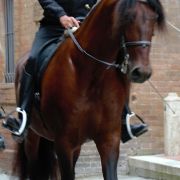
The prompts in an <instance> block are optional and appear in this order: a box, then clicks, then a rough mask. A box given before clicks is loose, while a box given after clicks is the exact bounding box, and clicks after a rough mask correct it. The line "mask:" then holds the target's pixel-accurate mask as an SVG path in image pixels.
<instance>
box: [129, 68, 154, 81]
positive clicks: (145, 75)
mask: <svg viewBox="0 0 180 180" xmlns="http://www.w3.org/2000/svg"><path fill="white" fill-rule="evenodd" d="M151 74H152V69H151V67H149V66H148V67H143V66H136V67H134V68H133V69H132V70H131V71H130V80H131V81H132V82H135V83H143V82H145V81H146V80H148V79H149V78H150V77H151Z"/></svg>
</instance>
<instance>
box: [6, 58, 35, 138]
mask: <svg viewBox="0 0 180 180" xmlns="http://www.w3.org/2000/svg"><path fill="white" fill-rule="evenodd" d="M33 69H34V60H33V59H32V58H29V59H28V61H27V64H26V66H25V68H24V70H23V73H22V78H21V85H20V92H19V94H20V99H19V102H18V108H19V111H18V118H17V119H16V118H15V117H12V116H9V117H8V118H7V120H6V122H5V123H4V124H3V125H4V127H6V128H8V129H10V130H11V131H12V134H13V135H15V136H17V137H19V141H20V139H23V138H24V136H25V133H26V131H25V130H26V128H27V127H28V125H29V124H30V111H31V106H32V101H33V89H34V85H33ZM23 126H24V127H23ZM17 140H18V139H17Z"/></svg>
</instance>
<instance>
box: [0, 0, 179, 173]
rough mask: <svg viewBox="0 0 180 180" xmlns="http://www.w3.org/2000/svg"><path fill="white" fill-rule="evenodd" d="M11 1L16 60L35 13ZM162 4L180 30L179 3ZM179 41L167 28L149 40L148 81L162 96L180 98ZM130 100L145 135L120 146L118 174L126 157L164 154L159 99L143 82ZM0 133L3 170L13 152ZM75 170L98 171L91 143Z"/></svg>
mask: <svg viewBox="0 0 180 180" xmlns="http://www.w3.org/2000/svg"><path fill="white" fill-rule="evenodd" d="M14 2H15V38H16V45H15V47H16V49H15V50H16V54H15V57H16V61H17V60H18V59H19V57H20V56H22V55H23V54H24V53H25V52H26V51H27V50H28V49H29V48H30V46H31V42H32V39H33V36H34V32H35V29H36V25H35V23H33V22H34V20H37V19H38V17H39V14H35V18H34V14H33V12H34V11H32V7H33V3H34V2H35V0H33V1H30V0H28V1H27V0H15V1H14ZM162 2H163V5H164V6H165V11H166V14H167V20H168V21H170V22H171V23H172V24H174V25H175V26H177V27H179V28H180V14H179V10H180V1H179V0H163V1H162ZM0 12H1V11H0ZM35 12H37V11H35ZM0 19H1V16H0ZM0 29H1V28H0ZM0 32H1V31H0ZM179 39H180V33H179V32H177V31H176V30H175V29H173V28H172V27H171V26H169V25H167V32H166V33H165V34H164V35H161V34H158V32H156V36H155V37H154V39H153V47H152V52H151V61H152V66H153V76H152V78H151V82H152V83H153V86H155V87H156V88H157V89H158V91H159V92H160V93H161V95H162V96H163V97H165V96H167V94H168V92H176V93H177V94H178V95H180V51H179V49H180V43H179ZM0 42H1V41H0ZM0 67H1V66H0ZM0 70H1V68H0ZM0 77H1V75H0ZM130 100H131V108H132V110H133V111H134V112H136V113H137V114H139V115H140V116H142V117H143V118H144V119H145V120H146V122H147V123H148V124H149V132H148V133H146V134H145V135H144V136H141V137H139V138H138V139H137V140H133V141H131V142H129V143H126V144H122V145H121V147H120V152H121V156H120V161H119V169H120V170H121V172H126V171H128V168H127V161H126V160H127V156H128V155H137V154H138V155H143V154H158V153H163V152H164V139H163V138H164V127H163V126H164V117H163V116H164V115H163V111H164V107H163V101H162V99H161V98H160V97H159V95H158V94H157V93H156V92H155V91H154V89H153V88H152V87H151V85H150V84H149V82H146V83H144V84H133V85H132V91H131V98H130ZM14 102H15V97H14V90H13V85H12V84H10V85H9V84H2V83H0V104H3V105H4V106H5V107H6V108H7V109H8V110H9V109H11V108H12V107H14ZM0 132H1V134H3V135H5V137H6V145H7V150H6V151H5V152H4V153H3V152H0V159H1V161H0V168H1V169H7V168H6V167H7V166H10V164H9V163H7V165H5V163H4V162H9V161H7V160H6V158H4V157H5V156H6V153H11V154H12V151H11V149H13V141H12V140H11V138H10V135H9V133H8V132H6V131H5V130H3V129H2V128H0ZM8 157H9V156H8ZM2 159H3V161H2ZM76 170H77V172H78V175H83V174H88V173H89V174H95V173H98V172H100V171H101V170H100V163H99V156H98V153H97V151H96V149H95V146H94V144H93V143H88V144H86V145H85V146H83V149H82V153H81V156H80V159H79V161H78V164H77V169H76Z"/></svg>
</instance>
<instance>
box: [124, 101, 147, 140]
mask: <svg viewBox="0 0 180 180" xmlns="http://www.w3.org/2000/svg"><path fill="white" fill-rule="evenodd" d="M134 115H135V114H134V113H132V112H131V111H130V109H129V107H128V105H127V104H126V105H125V107H124V110H123V115H122V133H121V140H122V142H123V143H126V142H127V141H129V140H131V139H133V138H135V137H138V136H140V135H142V134H144V133H145V132H147V131H148V125H147V124H146V123H145V122H144V121H143V120H142V119H141V118H140V117H139V116H137V115H135V116H136V117H137V118H138V119H139V120H140V121H141V122H142V123H140V124H134V125H131V124H127V123H129V121H127V118H129V119H130V117H131V116H134Z"/></svg>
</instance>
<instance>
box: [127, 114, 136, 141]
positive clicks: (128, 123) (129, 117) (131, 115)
mask: <svg viewBox="0 0 180 180" xmlns="http://www.w3.org/2000/svg"><path fill="white" fill-rule="evenodd" d="M135 115H136V114H135V113H134V112H131V114H129V113H128V114H127V115H126V127H127V132H128V134H129V136H130V137H131V139H136V138H137V137H136V136H134V135H133V133H132V130H131V126H130V125H131V124H130V119H131V118H132V117H133V116H135Z"/></svg>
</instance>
